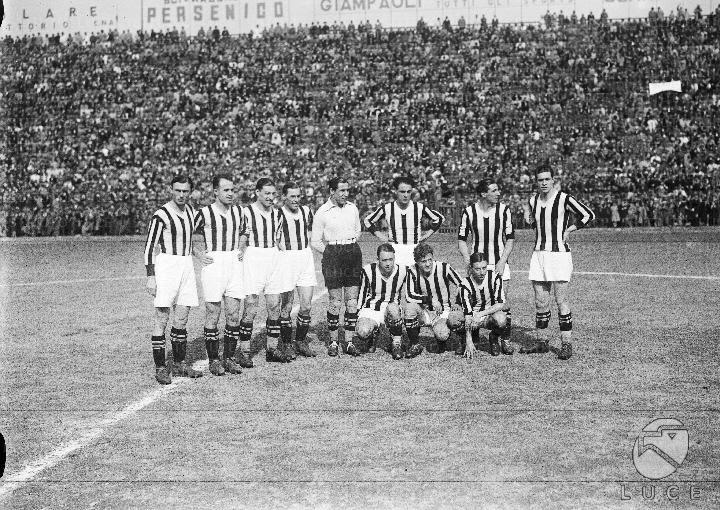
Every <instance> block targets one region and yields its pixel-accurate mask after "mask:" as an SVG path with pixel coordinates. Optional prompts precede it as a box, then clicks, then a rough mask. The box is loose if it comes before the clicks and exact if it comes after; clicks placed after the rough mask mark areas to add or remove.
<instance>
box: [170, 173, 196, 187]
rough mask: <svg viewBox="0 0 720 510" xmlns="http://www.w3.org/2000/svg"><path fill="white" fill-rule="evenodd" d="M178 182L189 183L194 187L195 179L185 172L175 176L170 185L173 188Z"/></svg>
mask: <svg viewBox="0 0 720 510" xmlns="http://www.w3.org/2000/svg"><path fill="white" fill-rule="evenodd" d="M176 182H179V183H180V184H189V185H190V189H193V180H192V179H191V178H190V177H189V176H187V175H185V174H177V175H176V176H175V177H173V178H172V181H170V187H171V188H172V187H173V186H175V183H176Z"/></svg>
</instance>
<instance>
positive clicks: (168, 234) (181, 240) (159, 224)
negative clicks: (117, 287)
mask: <svg viewBox="0 0 720 510" xmlns="http://www.w3.org/2000/svg"><path fill="white" fill-rule="evenodd" d="M194 226H195V209H193V207H192V206H191V205H190V204H187V205H186V206H185V208H184V209H183V210H182V211H178V210H177V207H176V206H175V205H173V203H172V202H168V203H167V204H165V205H163V206H162V207H161V208H160V209H158V210H157V211H155V213H154V214H153V215H152V218H150V225H149V226H148V235H147V239H146V241H145V269H146V271H147V275H148V276H153V275H154V274H155V247H156V246H159V247H160V252H162V253H167V254H169V255H182V256H189V255H192V234H193V230H194Z"/></svg>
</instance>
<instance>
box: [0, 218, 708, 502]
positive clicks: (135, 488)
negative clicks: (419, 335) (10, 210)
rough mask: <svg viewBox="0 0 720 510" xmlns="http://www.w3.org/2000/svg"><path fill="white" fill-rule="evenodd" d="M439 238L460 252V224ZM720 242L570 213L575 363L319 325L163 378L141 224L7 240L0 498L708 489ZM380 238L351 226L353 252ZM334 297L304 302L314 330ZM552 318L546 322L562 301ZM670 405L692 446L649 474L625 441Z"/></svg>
mask: <svg viewBox="0 0 720 510" xmlns="http://www.w3.org/2000/svg"><path fill="white" fill-rule="evenodd" d="M531 240H532V239H531V233H530V232H521V233H520V235H519V239H518V241H517V248H516V252H515V253H514V254H513V256H512V259H511V268H512V269H513V270H514V275H513V280H512V284H511V288H510V299H511V302H512V305H513V341H514V342H516V344H519V345H521V344H523V343H525V342H527V341H529V339H530V338H531V337H532V333H533V331H532V330H533V327H534V309H533V302H532V291H531V288H530V284H529V282H528V281H527V268H528V264H529V259H530V250H531V247H532V242H531ZM432 241H433V245H434V247H435V249H436V256H437V258H438V259H444V260H448V261H449V262H451V263H452V264H453V265H454V266H455V267H456V268H458V269H460V267H461V264H460V258H459V255H458V253H457V249H456V243H455V241H454V239H453V237H452V236H443V237H440V236H438V237H434V238H432ZM719 241H720V231H718V230H708V229H705V230H701V229H695V230H684V229H683V230H672V229H665V230H662V229H646V230H635V231H633V230H624V231H613V230H585V231H582V232H579V233H577V234H576V235H575V236H574V237H573V238H572V239H571V241H570V243H571V246H572V247H573V260H574V264H575V270H576V273H575V276H574V279H573V281H572V283H571V287H570V289H571V294H570V295H571V304H572V308H573V315H574V326H575V329H574V338H575V343H574V348H575V349H574V355H573V357H572V358H571V360H569V361H567V362H561V361H559V360H557V359H556V357H555V355H554V354H552V353H551V354H547V355H519V354H517V353H516V354H515V355H514V356H512V357H508V356H500V357H497V358H491V357H490V356H489V354H488V353H487V352H482V353H480V356H479V357H478V358H477V359H475V360H473V361H469V360H465V359H462V358H460V357H457V356H455V355H454V353H445V354H442V355H438V354H434V353H427V352H426V353H424V354H423V355H422V356H420V357H419V358H415V359H413V360H402V361H393V360H392V359H391V358H390V355H389V354H387V353H385V352H383V351H382V350H380V349H379V350H378V352H376V353H375V354H371V355H368V354H365V355H363V356H362V357H360V358H351V357H349V356H343V357H340V358H337V359H333V358H329V357H327V355H326V353H325V349H324V348H323V346H322V345H320V344H319V343H317V342H314V343H313V347H314V348H315V349H316V350H317V351H318V353H319V356H318V357H317V358H313V359H299V360H297V361H295V362H293V363H291V364H289V365H273V364H266V363H265V361H264V356H262V355H260V356H257V357H256V368H254V369H251V370H246V371H245V372H244V373H243V374H241V375H239V376H225V377H222V378H216V377H212V376H210V374H208V373H207V372H206V374H205V376H204V377H203V378H201V379H198V380H194V381H188V380H182V382H179V383H173V385H171V386H170V387H165V388H161V387H159V386H158V385H157V384H156V383H155V381H154V378H153V368H152V366H153V365H152V357H151V354H150V352H151V351H150V339H149V331H150V324H151V319H152V305H151V299H150V297H149V296H148V295H147V294H146V293H145V291H144V277H143V274H144V268H143V266H142V243H143V240H141V239H135V238H125V239H112V238H110V239H19V240H3V241H1V242H0V246H1V247H2V259H3V262H2V267H3V268H4V273H3V280H2V281H1V282H0V284H1V285H2V287H0V293H1V294H0V295H2V311H1V312H0V320H2V323H1V325H2V330H1V331H2V343H0V363H1V364H2V374H3V377H2V381H1V382H0V387H1V388H2V393H1V394H0V431H1V432H2V433H3V434H4V436H5V439H6V441H7V453H8V457H7V466H6V470H5V475H4V476H3V478H2V479H0V507H2V508H70V507H72V508H160V507H165V506H166V505H168V504H170V505H173V506H178V507H186V508H208V507H228V508H234V507H254V508H305V507H315V508H317V507H321V508H478V507H490V508H610V507H618V508H636V507H638V508H648V507H651V508H657V507H660V508H662V507H678V506H680V507H683V508H685V507H696V508H716V507H717V506H718V504H719V503H720V461H718V458H720V441H719V440H718V439H717V436H716V430H717V426H718V418H719V416H720V414H719V413H720V404H719V402H718V388H719V387H720V384H719V376H718V370H717V367H718V364H719V362H720V355H719V354H718V347H717V341H718V336H719V333H718V331H720V318H719V317H718V314H717V310H718V309H720V306H719V305H720V292H719V289H720V279H718V278H720V262H719V261H718V260H719V259H718V253H720V251H719V250H718V248H719V247H720V245H719V244H718V242H719ZM375 246H376V243H374V242H373V241H372V239H370V238H365V242H364V243H363V244H362V247H363V253H364V254H365V261H366V262H369V261H370V260H372V257H373V255H374V249H375ZM317 265H318V268H319V260H318V261H317ZM583 273H585V274H583ZM588 273H589V274H588ZM612 273H622V274H620V275H618V274H612ZM322 290H324V288H323V287H322V285H321V286H319V287H318V289H317V291H316V293H317V294H319V293H320V292H321V291H322ZM326 303H327V296H321V297H320V298H319V299H318V300H317V302H316V303H315V305H314V308H313V326H312V330H311V331H314V332H315V333H317V334H318V335H319V338H320V340H321V341H322V340H324V338H325V337H326V328H325V323H324V317H325V304H326ZM202 319H203V311H202V308H198V309H195V310H193V311H192V312H191V318H190V322H189V324H188V331H189V333H190V335H191V337H193V338H194V340H193V341H192V343H191V346H190V348H189V351H190V357H191V358H192V359H202V358H204V357H205V353H204V344H203V341H202V339H201V338H200V334H201V332H202ZM256 323H257V324H258V331H261V329H262V328H261V327H260V324H261V323H264V317H258V319H257V321H256ZM551 330H552V331H553V334H554V336H555V337H556V342H557V337H558V336H559V334H558V326H557V311H556V310H553V318H552V321H551ZM263 340H264V335H262V334H259V335H258V336H257V337H256V338H255V344H256V346H257V347H258V348H260V347H261V344H262V342H263ZM425 343H426V346H427V347H429V348H430V350H433V349H434V346H435V345H434V342H432V341H430V340H429V339H425ZM663 417H666V418H675V419H677V420H680V421H681V422H682V423H683V424H684V425H685V426H686V427H687V429H688V432H689V436H690V444H689V451H688V455H687V458H686V459H685V461H684V462H683V464H682V465H681V466H680V467H679V469H678V470H677V471H676V472H675V473H674V474H672V475H670V476H669V477H667V478H665V479H663V480H661V481H656V482H652V481H650V480H646V479H645V478H644V477H643V476H641V475H640V474H639V473H638V472H637V471H636V470H635V468H634V465H633V462H632V447H633V444H634V442H635V438H636V437H637V435H638V433H639V432H640V431H641V430H642V428H643V427H644V426H645V425H646V424H647V423H648V422H650V421H652V420H653V419H656V418H663ZM673 487H677V490H675V489H673ZM651 488H652V489H653V491H654V493H653V494H652V496H653V497H652V498H651V500H650V501H647V500H644V499H643V492H642V491H643V490H645V493H644V494H645V496H648V495H650V489H651ZM693 489H694V490H695V492H692V490H693ZM698 491H699V492H698ZM627 498H630V499H627Z"/></svg>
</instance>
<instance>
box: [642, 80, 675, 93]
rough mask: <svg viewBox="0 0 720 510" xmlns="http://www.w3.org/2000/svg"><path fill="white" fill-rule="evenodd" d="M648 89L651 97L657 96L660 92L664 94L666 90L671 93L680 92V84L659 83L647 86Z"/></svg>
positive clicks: (673, 82)
mask: <svg viewBox="0 0 720 510" xmlns="http://www.w3.org/2000/svg"><path fill="white" fill-rule="evenodd" d="M648 89H649V92H650V95H651V96H652V95H655V94H659V93H660V92H665V91H666V90H670V91H672V92H682V84H681V83H680V80H676V81H661V82H657V83H650V84H648Z"/></svg>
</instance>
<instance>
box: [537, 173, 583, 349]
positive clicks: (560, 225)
mask: <svg viewBox="0 0 720 510" xmlns="http://www.w3.org/2000/svg"><path fill="white" fill-rule="evenodd" d="M535 180H536V182H537V185H538V193H537V194H535V195H533V196H532V197H530V201H529V203H528V204H526V205H525V221H526V222H527V223H529V224H531V225H532V226H533V228H534V229H535V250H534V251H533V254H532V258H531V259H530V275H529V278H530V280H531V281H532V285H533V290H534V292H535V334H536V337H537V339H538V344H537V345H535V346H534V347H531V348H529V349H526V350H524V351H523V352H526V353H536V352H538V353H546V352H548V350H549V347H548V341H549V340H548V338H542V335H541V330H545V329H547V327H548V323H549V322H550V291H551V290H554V292H555V303H556V304H557V307H558V318H559V321H560V338H561V340H562V345H561V347H560V352H559V353H558V358H559V359H561V360H566V359H570V356H572V344H571V343H570V340H571V334H572V313H571V311H570V304H569V303H568V297H567V292H568V291H567V289H568V283H569V282H570V277H571V275H572V271H573V264H572V255H571V254H570V246H568V244H567V240H568V236H569V234H570V233H571V232H574V231H576V230H578V229H580V228H582V227H584V226H586V225H587V224H588V223H589V222H590V221H591V220H593V219H594V218H595V215H594V214H593V212H592V211H591V210H590V209H589V208H588V207H587V206H586V205H584V204H582V203H581V202H580V201H578V200H577V199H576V198H575V197H573V196H572V195H569V194H567V193H565V192H563V191H560V190H559V189H556V188H555V179H554V178H553V171H552V168H551V167H550V164H549V163H543V164H541V165H540V166H539V167H538V168H537V169H536V170H535ZM568 213H573V214H575V217H576V220H575V223H574V224H573V225H569V226H568V222H569V220H570V218H569V215H568Z"/></svg>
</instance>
